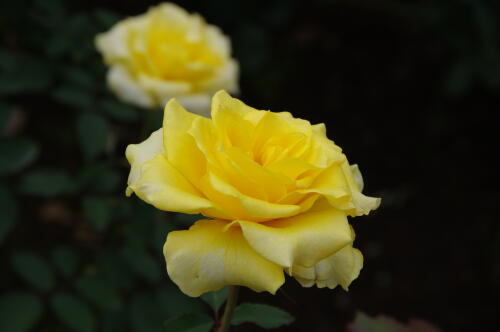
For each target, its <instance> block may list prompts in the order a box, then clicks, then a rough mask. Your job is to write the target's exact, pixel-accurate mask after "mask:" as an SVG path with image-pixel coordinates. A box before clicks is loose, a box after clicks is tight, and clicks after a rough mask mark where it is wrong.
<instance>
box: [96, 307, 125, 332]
mask: <svg viewBox="0 0 500 332" xmlns="http://www.w3.org/2000/svg"><path fill="white" fill-rule="evenodd" d="M129 330H130V328H129V322H128V321H127V319H123V312H122V311H119V312H116V313H114V312H107V313H106V314H105V315H104V316H103V317H102V321H101V331H102V332H124V331H129Z"/></svg>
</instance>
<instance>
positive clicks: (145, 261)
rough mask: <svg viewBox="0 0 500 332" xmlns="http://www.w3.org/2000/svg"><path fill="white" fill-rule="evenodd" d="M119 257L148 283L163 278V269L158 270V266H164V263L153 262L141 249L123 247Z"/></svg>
mask: <svg viewBox="0 0 500 332" xmlns="http://www.w3.org/2000/svg"><path fill="white" fill-rule="evenodd" d="M121 255H122V257H123V258H124V259H125V261H126V262H127V263H128V266H129V267H130V268H131V269H132V270H133V271H134V272H135V273H136V274H137V275H139V276H141V277H142V278H144V279H146V280H147V281H149V282H157V281H159V280H160V278H162V277H163V276H164V273H165V272H164V269H163V268H162V269H161V270H160V266H162V267H163V265H164V264H165V263H164V261H163V260H161V261H157V260H154V259H153V258H152V257H151V255H149V254H148V253H147V252H146V251H145V250H143V249H136V248H131V247H123V248H122V250H121Z"/></svg>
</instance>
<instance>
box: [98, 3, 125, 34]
mask: <svg viewBox="0 0 500 332" xmlns="http://www.w3.org/2000/svg"><path fill="white" fill-rule="evenodd" d="M94 16H95V18H96V19H97V21H98V22H99V23H100V24H101V26H102V27H103V29H109V28H111V26H112V25H114V24H115V23H116V22H118V21H119V20H120V19H121V17H120V16H119V15H118V14H117V13H114V12H112V11H110V10H107V9H103V8H99V9H97V10H96V11H95V13H94Z"/></svg>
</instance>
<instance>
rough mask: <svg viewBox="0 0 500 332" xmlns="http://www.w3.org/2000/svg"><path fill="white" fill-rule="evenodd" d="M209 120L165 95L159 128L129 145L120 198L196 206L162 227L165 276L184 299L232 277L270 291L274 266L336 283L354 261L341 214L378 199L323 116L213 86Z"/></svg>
mask: <svg viewBox="0 0 500 332" xmlns="http://www.w3.org/2000/svg"><path fill="white" fill-rule="evenodd" d="M211 111H212V113H211V116H212V118H211V119H207V118H204V117H201V116H198V115H195V114H192V113H189V112H187V111H186V110H185V109H184V108H183V107H182V106H181V105H180V104H179V103H178V102H177V101H176V100H175V99H172V100H170V101H169V102H168V104H167V105H166V107H165V115H164V119H163V128H161V129H159V130H157V131H156V132H154V133H153V134H152V135H151V136H150V137H149V138H148V139H147V140H145V141H144V142H142V143H140V144H136V145H129V146H128V148H127V151H126V156H127V159H128V161H129V162H130V165H131V171H130V175H129V179H128V188H127V195H130V194H132V193H133V192H134V193H135V194H136V195H137V196H139V197H140V198H141V199H142V200H144V201H146V202H147V203H149V204H152V205H154V206H155V207H157V208H158V209H160V210H165V211H176V212H184V213H191V214H202V215H203V216H205V217H206V218H207V219H203V220H199V221H197V222H196V223H195V224H194V225H193V226H191V228H189V230H182V231H173V232H170V233H169V234H168V237H167V241H166V243H165V246H164V254H165V259H166V262H167V271H168V274H169V276H170V278H171V279H172V280H173V281H174V282H175V283H176V284H177V285H178V286H179V287H180V288H181V290H182V291H183V292H184V293H186V294H187V295H190V296H199V295H201V294H203V293H204V292H208V291H213V290H216V289H219V288H221V287H223V286H225V285H242V286H246V287H249V288H251V289H253V290H255V291H268V292H271V293H273V294H274V293H275V292H276V290H277V289H278V288H279V287H280V286H281V285H282V284H283V282H284V273H285V272H287V273H288V274H290V275H292V276H293V277H295V278H296V279H297V280H298V281H299V282H300V283H301V284H302V285H304V286H312V285H314V284H316V285H317V286H319V287H329V288H334V287H336V286H337V285H341V286H342V287H343V288H345V289H347V287H348V286H349V284H350V283H351V281H352V280H354V279H355V278H356V277H357V276H358V274H359V271H360V269H361V267H362V265H363V257H362V255H361V253H360V252H359V251H358V250H357V249H354V248H353V247H352V243H353V240H354V232H353V230H352V228H351V227H350V225H349V223H348V221H347V216H359V215H364V214H368V213H369V211H370V210H373V209H375V208H377V207H378V205H379V203H380V199H378V198H373V197H367V196H365V195H363V194H362V193H361V190H362V178H361V174H360V173H359V170H358V168H357V167H356V166H350V165H349V163H348V161H347V159H346V157H345V155H344V154H343V153H342V151H341V149H340V148H339V147H338V146H337V145H335V144H334V143H333V142H332V141H331V140H329V139H328V138H327V137H326V132H325V126H324V124H318V125H311V124H310V123H309V122H308V121H305V120H301V119H296V118H293V117H292V115H291V114H290V113H286V112H283V113H274V112H270V111H260V110H256V109H254V108H251V107H249V106H247V105H245V104H244V103H242V102H241V101H239V100H238V99H235V98H232V97H230V96H229V95H228V94H227V93H226V92H224V91H220V92H218V93H217V94H215V96H214V97H213V100H212V108H211Z"/></svg>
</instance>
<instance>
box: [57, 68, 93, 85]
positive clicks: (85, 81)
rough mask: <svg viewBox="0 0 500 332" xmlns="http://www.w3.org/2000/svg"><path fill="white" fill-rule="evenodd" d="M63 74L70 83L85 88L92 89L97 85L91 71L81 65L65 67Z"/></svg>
mask: <svg viewBox="0 0 500 332" xmlns="http://www.w3.org/2000/svg"><path fill="white" fill-rule="evenodd" d="M62 76H63V78H64V79H65V80H66V81H68V83H69V85H72V84H74V85H75V86H77V87H80V88H83V89H92V87H94V85H95V83H94V80H93V79H92V76H91V75H90V74H89V72H88V71H86V70H84V69H82V68H80V67H69V66H68V67H65V68H63V70H62Z"/></svg>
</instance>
